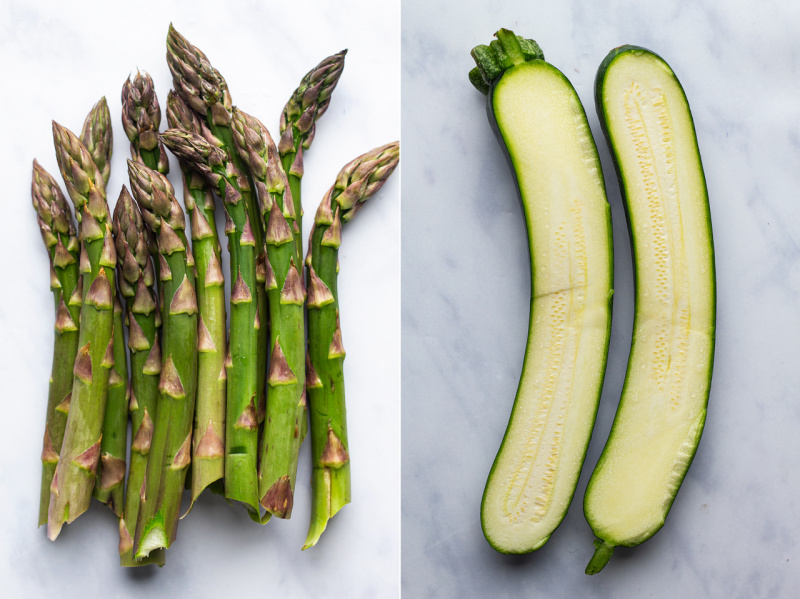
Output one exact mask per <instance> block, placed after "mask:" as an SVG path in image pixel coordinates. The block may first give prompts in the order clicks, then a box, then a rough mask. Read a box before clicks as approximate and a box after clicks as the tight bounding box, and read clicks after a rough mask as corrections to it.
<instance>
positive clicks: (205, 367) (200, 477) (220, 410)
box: [167, 92, 228, 505]
mask: <svg viewBox="0 0 800 599" xmlns="http://www.w3.org/2000/svg"><path fill="white" fill-rule="evenodd" d="M167 123H168V124H169V126H170V127H174V128H180V129H184V130H186V131H191V132H193V133H197V134H202V133H203V131H204V125H203V124H202V123H201V122H200V119H199V118H198V117H197V115H196V114H195V113H194V112H193V111H192V109H191V108H190V107H189V106H188V105H187V104H186V103H185V102H184V101H183V100H182V99H181V98H180V96H178V95H177V94H176V93H174V92H170V93H169V95H168V96H167ZM208 135H210V133H209V134H208ZM180 164H181V170H182V171H183V202H184V204H185V205H186V210H187V212H189V214H190V217H189V222H190V224H191V229H192V249H193V253H194V259H195V263H196V270H197V306H198V309H199V310H200V313H199V315H198V319H199V320H198V326H199V345H198V351H199V354H198V358H197V405H196V407H195V417H194V434H193V437H192V438H193V442H192V505H193V504H194V502H195V500H196V499H197V497H198V496H199V495H200V493H202V492H203V490H204V489H205V488H206V487H207V486H208V485H210V484H211V483H213V482H215V481H217V480H220V479H222V477H223V476H224V475H225V391H226V382H227V373H226V372H225V356H226V354H227V346H228V341H227V329H226V326H227V324H226V320H225V276H224V275H223V274H222V266H221V264H222V262H221V256H220V245H219V237H218V236H217V223H216V220H215V217H214V210H215V208H216V206H215V202H214V194H213V193H212V191H211V188H210V187H209V185H208V183H207V182H206V181H205V179H204V178H203V176H202V175H201V174H200V173H197V172H196V171H194V170H193V169H192V168H191V165H190V164H188V163H187V162H186V161H185V160H181V161H180Z"/></svg>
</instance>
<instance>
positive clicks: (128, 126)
mask: <svg viewBox="0 0 800 599" xmlns="http://www.w3.org/2000/svg"><path fill="white" fill-rule="evenodd" d="M160 125H161V107H160V106H159V104H158V96H156V92H155V89H154V87H153V79H152V78H151V77H150V75H149V74H148V73H140V72H139V71H136V76H135V77H134V78H133V80H131V79H130V78H128V79H126V80H125V83H124V84H123V86H122V127H123V128H124V129H125V135H127V136H128V139H129V140H130V142H131V157H132V158H133V159H134V160H135V161H136V162H141V163H142V164H144V165H145V166H146V167H147V168H151V169H153V170H156V171H158V172H159V173H161V174H164V175H166V174H167V173H168V172H169V160H167V153H166V152H165V151H164V145H163V144H162V143H161V142H160V141H159V140H158V128H159V126H160Z"/></svg>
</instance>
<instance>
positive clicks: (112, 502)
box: [92, 290, 130, 517]
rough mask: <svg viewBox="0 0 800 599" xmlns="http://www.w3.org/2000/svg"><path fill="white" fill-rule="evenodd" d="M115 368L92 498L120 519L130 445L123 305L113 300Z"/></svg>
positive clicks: (123, 503) (107, 402)
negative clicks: (106, 506) (105, 505)
mask: <svg viewBox="0 0 800 599" xmlns="http://www.w3.org/2000/svg"><path fill="white" fill-rule="evenodd" d="M113 340H114V348H113V351H114V366H113V367H112V368H111V372H110V373H109V376H108V394H107V396H106V409H105V414H104V416H103V438H102V441H101V443H100V464H99V471H100V472H99V475H98V479H97V481H96V483H95V487H94V491H93V492H92V496H93V497H95V498H96V499H98V500H99V501H101V502H102V503H106V504H108V507H110V508H111V510H112V511H113V512H114V513H115V514H116V515H117V516H119V517H121V516H122V510H123V509H124V506H125V456H126V452H127V449H128V447H127V444H128V400H129V399H130V394H129V392H130V390H129V388H128V354H127V352H126V351H125V331H124V330H123V328H122V304H120V302H119V297H118V292H116V290H115V297H114V333H113Z"/></svg>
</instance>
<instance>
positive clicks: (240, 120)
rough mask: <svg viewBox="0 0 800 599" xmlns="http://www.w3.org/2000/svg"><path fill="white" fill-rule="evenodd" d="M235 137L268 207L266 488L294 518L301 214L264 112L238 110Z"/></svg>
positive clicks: (264, 498)
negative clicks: (262, 118)
mask: <svg viewBox="0 0 800 599" xmlns="http://www.w3.org/2000/svg"><path fill="white" fill-rule="evenodd" d="M233 132H234V141H235V142H236V147H237V149H238V151H239V154H240V155H241V157H242V159H243V160H246V161H248V166H249V167H250V172H251V173H252V174H253V178H254V180H255V186H256V189H257V190H258V197H259V200H260V206H261V216H262V220H263V226H264V231H265V240H266V247H267V261H266V290H267V294H268V297H269V322H270V325H271V326H270V348H271V353H270V356H271V357H270V364H269V372H268V374H267V413H266V419H265V421H264V434H263V438H262V443H261V459H260V463H259V473H258V479H259V489H258V495H259V497H260V503H261V506H262V507H263V508H264V509H265V510H266V511H267V512H268V514H271V515H275V516H278V517H279V518H289V517H291V514H292V506H293V505H294V484H295V479H296V475H297V459H298V457H299V454H300V445H301V444H302V443H303V439H304V438H305V433H306V428H307V425H306V396H305V322H304V321H305V312H304V310H303V306H304V304H305V289H304V288H303V278H302V277H303V262H302V258H301V256H302V253H301V249H300V248H299V247H298V246H297V245H296V244H295V238H294V235H293V229H294V224H295V222H296V218H297V216H296V213H295V209H294V203H293V202H292V195H291V190H290V188H289V184H288V181H287V180H286V173H284V171H283V167H282V166H281V163H280V157H279V156H278V149H277V148H276V146H275V143H274V142H273V141H272V137H271V136H270V134H269V132H268V131H267V128H266V127H264V125H263V124H262V123H261V121H259V120H258V119H256V118H254V117H251V116H250V115H248V114H245V113H244V112H242V111H241V110H236V109H234V113H233Z"/></svg>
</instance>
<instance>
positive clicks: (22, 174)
mask: <svg viewBox="0 0 800 599" xmlns="http://www.w3.org/2000/svg"><path fill="white" fill-rule="evenodd" d="M399 16H400V7H399V3H398V2H396V1H394V2H389V3H386V2H382V3H380V4H379V5H376V4H375V3H373V2H370V1H369V0H346V1H343V2H341V3H329V2H325V1H323V0H318V1H314V2H303V3H299V2H298V3H292V2H280V3H279V2H275V1H270V2H257V1H250V2H228V3H225V2H209V1H196V2H171V1H159V2H152V1H145V2H136V3H110V2H56V1H48V2H36V3H31V2H23V1H21V0H8V1H6V2H3V3H2V5H1V6H0V23H2V25H0V55H2V57H3V80H4V85H3V94H2V99H1V100H0V104H1V105H2V111H0V114H2V122H3V143H2V144H0V163H2V164H3V169H2V171H3V183H4V186H5V187H4V193H3V194H2V197H3V199H2V208H3V215H4V219H3V222H4V223H5V226H4V227H3V235H2V236H0V248H1V249H2V255H3V256H4V257H5V260H6V261H5V263H4V264H5V265H4V267H3V269H2V272H3V283H2V290H3V299H4V301H3V303H2V307H0V331H2V334H3V343H2V344H0V364H2V375H3V376H2V377H1V378H0V380H2V382H0V397H2V408H0V410H1V411H0V414H2V418H0V473H1V474H0V480H2V485H3V492H2V493H0V580H2V584H0V587H2V595H3V596H4V597H23V596H29V597H44V596H62V597H71V596H76V597H77V596H81V597H100V596H108V597H142V596H169V597H214V596H216V597H232V596H241V597H244V596H256V594H257V595H259V596H265V597H268V596H284V597H311V596H314V597H321V598H322V597H334V598H335V597H370V598H372V597H396V596H398V594H399V592H398V586H399V580H400V571H399V557H400V549H399V530H400V523H399V520H400V499H399V493H400V491H399V484H400V473H399V468H400V449H399V447H400V427H399V422H400V404H399V400H400V392H399V382H400V373H399V364H400V357H399V351H400V325H399V322H400V303H399V301H400V300H399V297H400V256H399V249H400V223H399V212H400V181H399V176H398V175H397V174H396V175H395V176H394V178H393V179H392V180H391V181H390V182H389V183H388V184H387V185H386V186H385V187H384V188H383V189H382V190H381V192H380V194H379V195H378V196H376V197H375V198H374V199H373V200H371V205H369V206H367V207H366V208H365V209H364V210H363V211H362V212H361V213H360V214H359V217H358V219H356V220H354V221H353V222H352V223H351V224H350V225H348V226H347V228H346V229H345V235H344V237H345V239H344V243H343V245H342V248H341V254H340V258H341V266H342V271H341V276H340V294H341V296H340V297H341V301H342V305H343V308H342V329H343V336H344V342H345V347H346V348H347V352H348V359H347V361H346V363H345V364H346V365H345V372H346V376H347V391H348V396H347V398H348V407H349V422H348V424H349V433H350V444H351V447H350V449H351V455H352V477H353V503H352V504H351V505H349V506H347V507H345V508H344V509H343V510H342V511H341V512H340V513H339V514H338V515H337V516H336V517H335V518H334V519H333V520H332V521H331V523H330V525H329V528H328V530H327V531H326V532H325V534H324V536H323V537H322V539H321V541H320V543H319V545H318V546H317V547H315V548H313V549H310V550H308V551H305V552H301V551H300V547H301V546H302V544H303V541H304V540H305V535H306V530H307V526H308V518H309V512H310V505H309V499H310V482H309V481H310V451H309V448H310V440H309V439H307V440H306V443H305V444H304V450H303V453H302V455H301V465H300V471H299V474H298V484H297V490H296V494H295V496H296V500H295V508H294V515H293V517H292V519H291V520H289V521H277V520H274V521H272V522H270V523H269V524H268V525H267V526H265V527H261V526H258V525H256V524H253V523H252V522H250V520H249V518H248V517H247V516H246V515H245V513H244V511H243V510H242V509H239V508H235V509H234V508H232V507H229V506H228V505H227V504H226V503H225V502H224V501H223V500H222V499H221V498H219V497H217V496H203V497H202V498H201V500H200V501H199V503H198V505H197V506H196V507H195V508H194V511H193V512H192V513H191V514H190V515H189V516H188V517H187V518H186V519H184V520H183V521H182V522H181V524H180V527H179V532H178V539H177V542H176V544H175V545H174V546H173V548H172V549H170V550H169V552H168V555H167V565H166V566H165V567H164V568H163V569H161V570H157V569H155V568H145V569H141V570H137V571H132V570H126V569H123V568H120V567H119V565H118V556H117V540H118V536H117V524H116V521H115V520H114V518H113V517H112V515H111V513H110V511H109V510H107V508H105V507H103V506H101V505H100V504H98V503H96V502H95V504H94V505H93V506H92V509H91V510H90V511H89V512H88V513H86V514H85V515H84V516H82V517H81V518H80V519H78V520H77V521H76V522H75V523H74V524H72V525H69V526H67V527H66V528H65V529H64V531H63V532H62V534H61V536H60V537H59V539H58V540H57V542H55V543H51V542H50V541H48V540H47V539H46V537H45V532H44V529H39V530H37V528H36V519H37V514H38V495H39V477H40V462H39V454H40V452H41V438H42V430H43V422H44V420H43V419H44V408H45V405H46V400H47V379H48V376H49V372H50V359H51V352H52V342H53V341H52V338H53V329H52V326H53V316H52V296H51V295H50V291H49V288H48V282H49V277H48V271H47V259H46V253H45V250H44V248H43V246H42V243H41V240H40V237H39V232H38V228H37V226H36V221H35V214H34V212H33V210H32V208H31V204H30V180H31V162H32V160H33V158H34V157H36V158H38V160H39V161H40V162H41V164H42V165H43V166H44V167H45V168H47V169H48V170H49V171H50V172H51V173H53V174H54V175H57V173H58V171H57V165H56V161H55V155H54V152H53V149H52V134H51V127H50V121H51V119H55V120H57V121H58V122H60V123H61V124H63V125H65V126H67V127H70V128H72V129H73V130H75V131H79V130H80V127H81V125H82V123H83V119H84V116H85V115H86V113H87V112H88V111H89V109H90V108H91V106H92V104H94V103H95V102H96V101H97V100H98V99H99V98H100V96H102V95H105V96H106V97H107V99H108V102H109V106H110V108H111V112H112V118H113V122H114V138H115V144H114V159H113V164H112V175H111V181H110V185H109V189H110V194H109V196H110V197H109V201H110V204H111V206H112V208H113V205H114V203H115V202H116V198H117V195H118V194H119V190H120V187H121V185H122V184H123V182H126V179H127V177H126V169H125V158H126V157H127V155H128V151H129V144H128V141H127V139H126V138H125V134H124V132H123V130H122V126H121V122H120V104H119V97H120V90H121V87H122V83H123V81H124V80H125V78H126V77H127V76H128V74H129V73H130V72H132V71H133V72H135V69H136V68H137V67H138V68H140V69H143V70H147V71H149V72H150V73H151V75H152V76H153V77H154V79H155V82H156V90H157V92H158V94H159V98H160V99H161V101H162V108H163V107H164V105H165V100H166V94H167V91H168V89H169V88H170V87H171V78H170V75H169V71H168V69H167V65H166V61H165V53H166V48H165V39H166V33H167V26H168V24H169V23H170V22H173V23H174V24H175V26H176V28H178V30H179V31H181V32H182V33H183V34H184V35H186V36H187V37H188V38H189V40H190V41H192V42H194V43H196V44H197V45H198V46H200V47H201V48H203V49H204V50H205V52H206V53H207V54H208V56H209V57H210V59H211V60H212V62H213V64H214V65H215V66H216V67H217V68H218V69H219V70H220V71H221V72H222V73H223V74H224V76H225V77H226V79H227V81H228V85H229V87H230V90H231V93H232V95H233V100H234V103H235V104H237V105H238V106H240V107H241V108H243V109H244V110H246V111H249V112H251V113H253V114H255V115H256V116H259V117H260V118H261V119H262V120H263V121H264V123H265V124H266V125H267V126H268V127H269V128H270V130H271V131H272V133H273V136H274V137H275V138H276V139H277V135H278V117H279V115H280V111H281V109H282V108H283V105H284V103H285V102H286V100H287V98H288V97H289V94H290V93H291V92H292V90H293V89H294V88H295V87H296V85H297V83H298V82H299V81H300V78H301V77H302V76H303V75H304V74H305V73H306V71H308V70H309V69H310V68H311V67H313V66H314V65H315V64H317V62H319V61H320V60H321V59H322V58H324V57H325V56H327V55H329V54H332V53H334V52H338V51H339V50H341V49H342V48H348V49H349V53H348V55H347V60H346V67H345V70H344V74H343V77H342V79H341V81H340V84H339V86H338V88H337V89H336V92H335V94H334V97H333V101H332V103H331V105H330V109H329V110H328V112H327V113H326V114H325V116H324V117H323V118H322V120H320V121H319V126H318V131H317V136H316V139H315V141H314V143H313V146H312V147H311V149H310V150H309V152H308V153H307V155H306V162H305V166H306V176H305V178H304V179H303V197H304V199H305V202H304V203H305V206H306V219H305V227H306V228H305V230H308V227H309V226H310V223H311V219H313V216H314V212H315V210H316V206H317V204H318V202H319V200H320V199H321V198H322V195H323V194H324V192H325V191H326V190H327V188H328V187H329V186H330V185H331V184H332V183H333V181H334V178H335V176H336V173H337V172H338V171H339V169H340V168H341V167H342V166H343V165H344V164H345V163H346V162H347V161H349V160H350V159H351V158H354V157H355V156H357V155H359V154H361V153H362V152H365V151H367V150H369V149H371V148H373V147H375V146H378V145H381V144H384V143H387V142H390V141H393V140H395V139H397V138H398V137H399V134H400V94H399V85H400V31H399V26H398V22H399ZM164 125H166V117H164ZM398 172H399V171H398ZM170 179H171V180H172V181H173V183H174V184H176V185H177V186H178V188H180V187H179V169H178V168H177V163H176V162H175V161H174V159H173V162H172V173H171V175H170ZM220 216H221V213H220ZM220 220H221V218H220ZM224 244H225V242H224V241H223V246H224Z"/></svg>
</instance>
